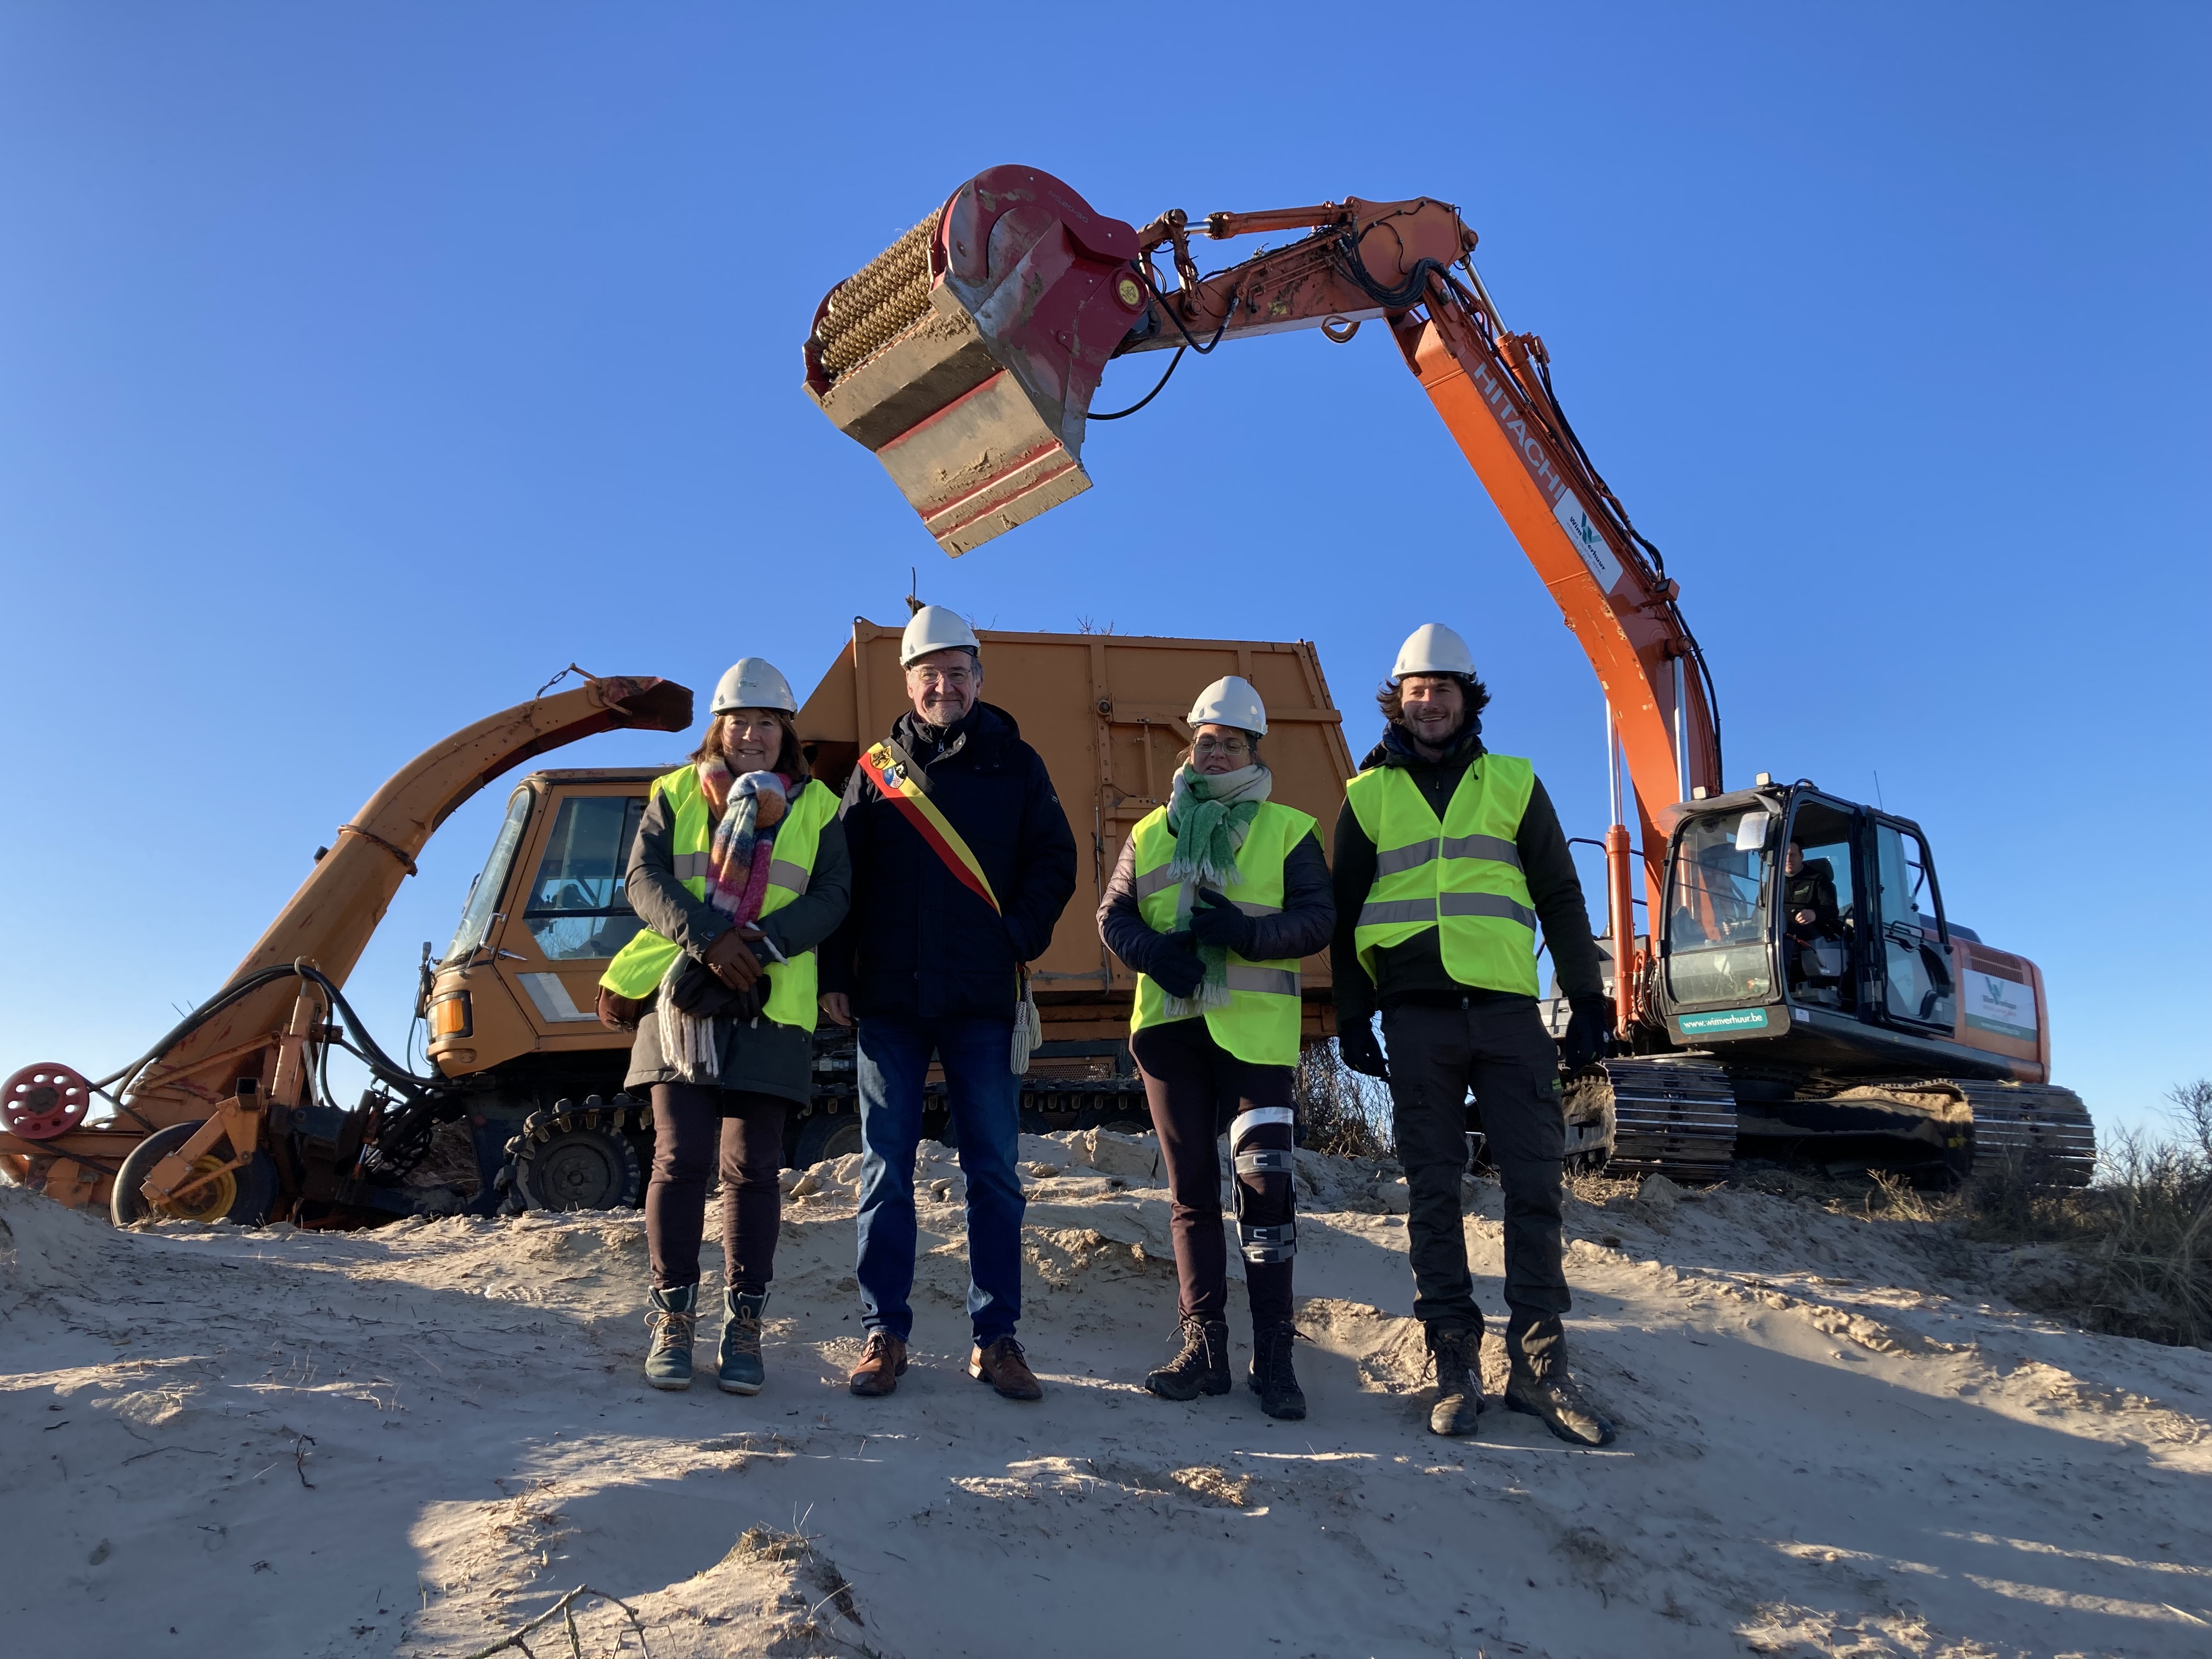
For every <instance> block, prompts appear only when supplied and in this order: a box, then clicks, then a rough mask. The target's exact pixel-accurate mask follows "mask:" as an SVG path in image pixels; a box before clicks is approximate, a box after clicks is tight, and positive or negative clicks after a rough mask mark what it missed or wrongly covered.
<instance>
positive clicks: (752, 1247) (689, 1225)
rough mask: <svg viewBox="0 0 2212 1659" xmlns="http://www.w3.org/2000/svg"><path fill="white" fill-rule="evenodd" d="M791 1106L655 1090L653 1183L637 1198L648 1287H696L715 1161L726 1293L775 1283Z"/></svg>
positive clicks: (659, 1086) (730, 1092)
mask: <svg viewBox="0 0 2212 1659" xmlns="http://www.w3.org/2000/svg"><path fill="white" fill-rule="evenodd" d="M790 1107H791V1103H790V1102H788V1101H787V1100H784V1099H783V1098H781V1097H779V1096H776V1095H761V1094H751V1093H746V1092H742V1091H738V1090H734V1089H717V1088H714V1087H711V1086H710V1085H706V1084H698V1083H656V1084H654V1085H653V1178H652V1180H651V1181H649V1182H647V1184H646V1188H645V1237H646V1242H647V1244H649V1245H650V1246H651V1248H652V1252H653V1288H654V1289H655V1290H660V1291H665V1290H671V1289H673V1288H675V1287H676V1286H677V1285H696V1284H697V1283H698V1282H699V1239H700V1236H701V1235H702V1233H704V1232H705V1231H706V1228H707V1178H708V1176H710V1175H712V1174H713V1173H714V1158H715V1151H716V1145H717V1142H719V1143H720V1152H721V1173H722V1252H723V1255H724V1256H725V1257H726V1266H727V1271H728V1284H729V1287H730V1288H731V1289H732V1290H733V1291H747V1292H749V1293H750V1292H758V1291H764V1290H766V1289H767V1288H768V1283H769V1279H773V1278H775V1237H776V1232H777V1230H778V1229H779V1228H781V1226H782V1225H783V1187H782V1184H781V1182H780V1181H779V1180H778V1179H777V1177H778V1176H779V1175H780V1174H781V1172H782V1170H783V1119H784V1115H785V1113H786V1112H787V1111H788V1110H789V1109H790Z"/></svg>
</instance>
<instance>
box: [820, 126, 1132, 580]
mask: <svg viewBox="0 0 2212 1659" xmlns="http://www.w3.org/2000/svg"><path fill="white" fill-rule="evenodd" d="M1136 258H1137V233H1136V230H1135V228H1133V227H1132V226H1129V225H1127V224H1124V223H1122V222H1121V221H1120V220H1118V219H1108V218H1103V217H1102V216H1099V215H1098V214H1096V213H1094V212H1092V211H1091V206H1090V204H1088V203H1086V202H1085V200H1084V199H1083V198H1082V197H1080V196H1078V195H1077V194H1076V193H1075V192H1074V191H1072V190H1070V189H1069V188H1068V187H1067V186H1066V185H1064V184H1062V183H1060V180H1059V179H1054V177H1052V176H1051V175H1050V174H1049V173H1039V172H1038V171H1036V169H1035V168H1034V167H993V168H992V169H991V170H990V171H989V172H987V173H981V174H979V175H978V176H977V177H975V178H974V179H969V181H968V182H967V183H966V184H964V185H962V186H961V187H960V188H959V190H957V191H955V192H954V194H953V197H952V199H951V201H949V202H947V203H946V204H945V206H944V208H943V209H942V210H940V211H939V212H938V213H937V214H935V215H933V216H932V217H930V218H928V219H926V220H924V221H923V222H921V224H919V225H916V226H915V228H913V229H912V230H910V231H908V233H907V234H905V235H904V236H902V237H901V238H900V239H899V240H897V241H896V243H894V244H892V246H890V248H889V249H888V250H887V251H885V252H884V253H882V254H880V255H878V257H877V258H875V259H874V260H872V262H871V263H870V264H868V265H867V267H866V269H864V270H861V271H860V273H859V274H858V275H856V276H851V277H848V279H847V280H845V281H844V282H842V283H839V284H838V285H837V286H836V288H834V289H830V291H829V295H827V297H825V298H824V299H823V301H822V305H821V307H820V308H819V309H818V310H817V312H816V313H815V316H814V331H813V333H812V334H811V336H810V337H808V339H807V342H806V389H807V392H808V394H809V395H810V396H811V397H812V398H813V399H814V401H815V402H816V403H817V404H819V405H820V406H821V409H822V412H823V414H824V415H827V416H829V418H830V420H831V421H832V422H835V423H836V426H837V428H838V429H839V430H841V431H842V432H845V433H847V434H848V435H851V436H852V437H854V439H857V440H858V441H860V442H861V443H863V444H866V446H867V447H868V448H869V449H871V450H872V451H873V452H874V453H875V455H876V459H878V460H880V461H881V462H882V463H883V464H884V471H887V472H889V473H890V475H891V481H892V482H893V483H896V484H897V485H898V487H899V489H900V491H901V492H902V494H903V495H905V496H906V498H907V500H908V501H909V502H910V503H912V505H913V507H914V510H915V512H917V513H920V514H921V520H922V522H923V524H925V525H926V526H928V528H929V533H930V534H931V535H933V536H934V537H936V538H937V544H938V545H939V547H941V548H943V549H944V550H945V551H946V552H947V553H949V554H951V555H953V556H955V557H957V556H959V555H960V554H963V553H965V552H967V551H968V550H969V549H970V548H975V547H981V545H982V544H984V543H985V542H987V541H989V540H990V539H991V538H993V537H994V536H997V535H1000V534H1002V533H1004V532H1006V531H1009V530H1012V528H1013V527H1014V526H1016V525H1018V524H1026V523H1027V522H1028V521H1029V520H1031V519H1034V518H1036V516H1037V515H1038V514H1039V513H1042V512H1044V511H1046V510H1047V509H1048V508H1050V507H1057V506H1059V505H1060V503H1061V502H1062V501H1066V500H1067V499H1068V498H1069V497H1071V496H1073V495H1081V494H1082V493H1083V492H1084V491H1085V490H1086V489H1090V488H1091V479H1090V477H1089V475H1087V474H1086V473H1085V471H1084V470H1083V463H1082V459H1081V457H1082V453H1083V428H1084V422H1085V417H1086V416H1088V415H1089V413H1090V410H1091V397H1092V395H1093V394H1094V393H1096V392H1097V390H1098V379H1099V376H1100V375H1101V374H1103V372H1104V371H1105V368H1106V361H1107V359H1108V358H1109V357H1111V356H1113V355H1114V352H1115V348H1117V347H1118V346H1120V345H1121V342H1122V341H1123V340H1124V339H1125V338H1126V337H1127V335H1128V332H1129V331H1130V329H1131V328H1133V326H1135V325H1137V324H1138V323H1139V322H1140V321H1141V320H1142V319H1143V318H1144V316H1145V313H1146V307H1147V303H1148V301H1147V296H1146V293H1145V289H1144V288H1143V286H1142V284H1140V283H1139V282H1138V280H1137V275H1136V268H1135V263H1134V262H1135V260H1136Z"/></svg>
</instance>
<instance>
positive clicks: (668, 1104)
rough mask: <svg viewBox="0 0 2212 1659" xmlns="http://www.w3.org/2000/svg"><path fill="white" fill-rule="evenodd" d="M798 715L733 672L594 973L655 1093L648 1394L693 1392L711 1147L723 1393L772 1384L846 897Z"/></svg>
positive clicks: (746, 662) (759, 674)
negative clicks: (769, 1320)
mask: <svg viewBox="0 0 2212 1659" xmlns="http://www.w3.org/2000/svg"><path fill="white" fill-rule="evenodd" d="M798 708H799V705H798V703H797V702H795V701H794V700H793V697H792V695H791V686H790V684H789V683H788V682H787V681H786V680H785V678H783V676H782V675H781V674H780V673H778V672H777V671H775V667H774V666H773V665H770V664H769V663H768V662H767V661H766V660H764V659H762V658H759V657H746V658H744V659H740V660H739V661H738V663H737V665H735V666H734V667H732V669H731V670H730V671H729V672H728V673H726V674H725V675H723V676H722V679H721V683H720V684H719V685H717V686H716V687H715V688H714V720H713V722H712V724H710V725H709V726H708V728H707V736H706V738H705V740H704V741H703V742H702V743H701V744H700V745H699V748H698V750H697V751H696V753H695V754H693V755H692V757H691V758H690V763H689V764H687V765H684V766H682V767H679V768H678V769H677V770H675V771H673V772H671V773H668V774H667V775H665V776H663V777H659V778H656V779H655V780H654V781H653V792H652V793H651V795H650V796H649V797H648V798H647V803H646V809H645V816H644V818H643V819H642V820H641V823H639V825H638V832H637V842H636V844H635V847H634V848H632V849H631V852H630V860H629V902H630V904H631V906H632V907H633V908H635V910H636V911H637V914H638V915H639V916H640V917H641V919H642V920H643V921H644V922H645V927H646V931H644V932H641V933H638V934H637V935H636V936H635V938H633V939H631V940H630V942H629V944H628V945H624V946H623V949H622V952H621V954H620V955H618V956H617V957H615V959H614V961H613V962H611V963H609V964H608V966H607V970H606V972H605V974H604V975H601V977H600V980H599V986H600V994H599V1018H601V1019H602V1020H603V1021H605V1023H606V1024H610V1025H613V1026H617V1027H618V1028H622V1029H630V1028H633V1027H634V1028H635V1030H636V1032H637V1040H636V1042H635V1044H633V1046H632V1047H631V1049H630V1065H629V1077H628V1078H627V1079H625V1085H624V1086H626V1087H628V1088H630V1089H640V1088H647V1087H649V1088H650V1089H651V1090H652V1091H653V1178H652V1180H651V1182H649V1183H648V1185H647V1188H646V1192H645V1231H646V1237H647V1242H648V1243H649V1244H650V1246H651V1249H652V1257H653V1291H652V1304H653V1311H652V1312H651V1313H650V1314H648V1315H647V1323H648V1324H649V1325H651V1326H652V1327H653V1344H652V1347H651V1349H650V1351H649V1352H647V1356H646V1361H645V1377H646V1381H647V1382H648V1383H651V1384H652V1385H653V1387H654V1388H656V1389H688V1388H690V1386H691V1342H692V1338H693V1335H694V1334H695V1332H696V1328H697V1325H698V1320H699V1312H700V1304H699V1239H700V1235H701V1234H702V1232H703V1231H705V1227H706V1212H707V1182H708V1176H709V1175H710V1174H711V1173H712V1172H713V1170H714V1162H715V1150H716V1145H717V1142H718V1141H719V1143H720V1161H721V1176H722V1248H723V1251H724V1254H725V1255H726V1258H727V1261H726V1267H727V1273H726V1285H725V1289H724V1292H723V1314H724V1317H723V1322H722V1336H721V1345H720V1352H719V1355H718V1364H717V1376H716V1381H717V1382H718V1383H720V1386H721V1387H722V1388H724V1389H727V1390H728V1391H729V1392H730V1393H732V1394H757V1393H759V1392H760V1388H761V1383H762V1382H763V1369H762V1364H761V1315H762V1312H763V1310H764V1309H765V1308H766V1306H767V1304H768V1286H769V1279H770V1278H771V1277H772V1276H773V1274H774V1272H775V1240H776V1232H777V1230H778V1228H779V1227H781V1225H782V1211H783V1191H782V1188H781V1183H780V1182H779V1180H778V1177H779V1176H780V1175H781V1171H782V1168H783V1126H784V1119H785V1117H786V1115H787V1114H788V1112H789V1110H790V1108H791V1106H792V1104H793V1103H794V1102H796V1103H800V1104H802V1105H803V1104H804V1103H805V1102H806V1100H807V1098H808V1096H809V1093H810V1090H811V1081H812V1078H813V1065H814V1020H815V998H816V994H817V987H816V984H815V975H814V951H815V947H816V946H817V945H819V944H820V943H821V942H822V941H823V939H827V938H828V937H829V934H830V933H831V932H832V931H833V930H835V928H836V926H837V924H838V923H839V922H841V921H843V920H844V917H845V908H846V905H847V903H848V901H849V899H850V897H851V893H852V867H851V865H850V863H849V861H848V860H847V858H846V855H845V836H844V831H843V830H842V829H841V828H840V827H839V825H838V823H837V797H836V795H835V794H833V793H830V791H829V789H827V788H826V787H823V785H822V784H821V783H820V782H819V781H817V780H815V779H813V778H811V777H810V776H809V775H808V774H807V765H806V756H805V751H804V750H801V749H800V747H799V729H798V726H796V724H795V723H794V721H793V716H794V715H795V714H797V713H798Z"/></svg>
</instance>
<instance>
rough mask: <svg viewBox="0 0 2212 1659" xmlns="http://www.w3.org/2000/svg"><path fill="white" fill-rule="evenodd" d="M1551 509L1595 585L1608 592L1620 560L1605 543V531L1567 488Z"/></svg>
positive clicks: (1616, 576)
mask: <svg viewBox="0 0 2212 1659" xmlns="http://www.w3.org/2000/svg"><path fill="white" fill-rule="evenodd" d="M1552 512H1553V516H1555V517H1556V518H1557V519H1558V520H1559V527H1560V528H1561V529H1563V530H1565V532H1567V539H1568V540H1569V541H1571V542H1572V543H1573V544H1575V551H1576V552H1577V553H1579V554H1581V555H1582V556H1583V563H1584V564H1586V565H1588V566H1589V573H1590V574H1591V575H1593V576H1595V577H1596V578H1597V585H1598V586H1600V587H1601V588H1603V589H1604V590H1605V591H1606V592H1608V593H1610V592H1613V584H1614V583H1615V582H1617V581H1619V580H1620V560H1618V559H1616V558H1614V557H1613V549H1612V548H1611V547H1609V546H1608V545H1607V544H1606V539H1605V532H1603V531H1601V530H1600V529H1599V528H1598V527H1597V526H1596V525H1595V524H1594V523H1592V522H1591V521H1590V515H1589V513H1586V512H1584V511H1583V504H1582V503H1581V502H1580V501H1577V500H1576V499H1575V492H1574V491H1573V490H1571V489H1569V490H1565V491H1563V492H1562V493H1561V494H1560V496H1559V502H1558V504H1557V505H1556V506H1554V507H1553V508H1552Z"/></svg>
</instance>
